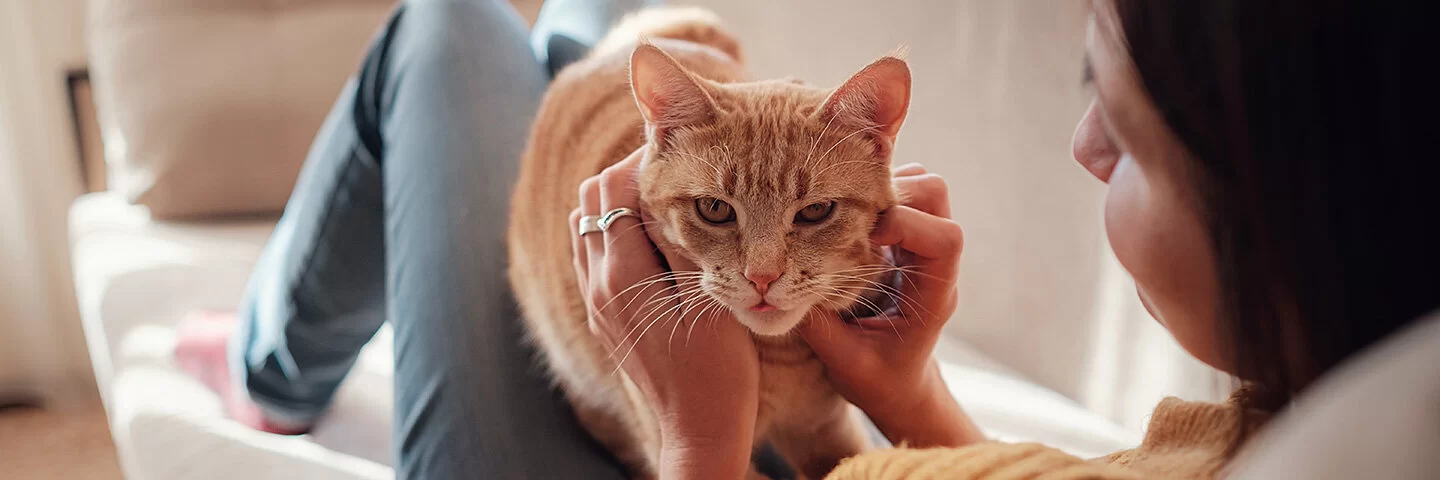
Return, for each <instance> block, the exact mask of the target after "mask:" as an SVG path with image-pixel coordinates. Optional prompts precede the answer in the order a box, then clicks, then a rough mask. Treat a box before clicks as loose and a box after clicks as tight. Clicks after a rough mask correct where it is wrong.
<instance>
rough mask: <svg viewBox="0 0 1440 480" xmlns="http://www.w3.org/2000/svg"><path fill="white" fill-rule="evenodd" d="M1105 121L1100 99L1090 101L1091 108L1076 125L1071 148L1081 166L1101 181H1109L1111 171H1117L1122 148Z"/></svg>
mask: <svg viewBox="0 0 1440 480" xmlns="http://www.w3.org/2000/svg"><path fill="white" fill-rule="evenodd" d="M1103 122H1104V120H1103V119H1101V118H1100V101H1099V100H1095V101H1092V102H1090V108H1088V109H1086V110H1085V116H1083V117H1080V124H1079V125H1076V126H1075V138H1074V139H1072V140H1071V141H1070V148H1071V150H1072V151H1073V152H1074V155H1075V161H1076V162H1080V166H1082V167H1085V169H1086V170H1089V171H1090V174H1091V175H1094V176H1095V178H1098V179H1100V181H1102V182H1106V183H1109V182H1110V173H1111V172H1114V171H1115V164H1116V163H1118V162H1119V161H1120V148H1119V147H1117V146H1115V142H1114V140H1112V139H1111V138H1110V134H1109V132H1107V131H1106V130H1105V124H1104V123H1103Z"/></svg>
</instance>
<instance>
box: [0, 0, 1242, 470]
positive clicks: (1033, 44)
mask: <svg viewBox="0 0 1440 480" xmlns="http://www.w3.org/2000/svg"><path fill="white" fill-rule="evenodd" d="M477 1H479V0H477ZM513 3H514V4H515V5H516V6H517V7H518V10H519V11H520V12H521V14H522V15H523V16H525V17H526V18H528V19H529V20H530V21H533V19H534V16H535V14H536V12H537V11H538V9H539V7H540V4H541V2H540V0H516V1H515V2H513ZM675 3H694V4H699V5H703V6H706V7H709V8H711V9H713V10H714V11H716V12H717V13H718V14H719V15H720V16H721V17H722V18H723V19H725V20H726V22H727V23H728V24H729V25H730V26H731V28H732V29H733V30H734V31H735V32H736V33H737V34H738V35H739V37H740V38H741V40H742V42H743V44H744V46H745V48H746V51H747V54H748V55H749V59H750V61H751V65H752V68H753V70H754V71H755V73H756V74H757V75H758V76H760V77H780V76H792V77H797V78H801V79H804V80H806V81H808V82H811V83H815V84H819V85H835V84H838V83H839V82H840V81H842V80H843V79H845V78H846V77H847V76H848V75H849V74H851V73H853V72H854V71H855V70H856V69H858V68H859V67H861V66H863V65H865V64H866V63H868V62H869V61H871V60H873V59H875V58H876V57H878V56H880V55H882V54H885V53H887V52H889V51H891V50H893V49H894V48H896V47H897V46H900V45H906V46H908V47H909V52H910V56H909V59H910V64H911V67H912V69H913V70H914V92H913V98H912V105H911V113H910V117H909V119H908V120H907V122H906V124H905V127H904V129H903V130H902V132H901V136H900V144H899V147H898V150H897V154H896V160H897V162H901V163H905V162H920V163H923V164H925V165H926V166H927V167H929V168H930V169H931V170H932V171H935V172H938V173H941V174H942V175H944V176H945V177H946V178H947V179H948V180H949V182H950V187H951V195H952V199H953V201H954V211H955V218H956V219H957V220H958V221H959V222H960V224H961V225H962V226H963V227H964V228H965V230H966V240H967V244H966V251H965V254H964V261H963V274H962V282H961V295H962V302H961V307H960V310H959V311H958V312H957V314H956V317H955V318H954V319H953V320H952V321H951V328H950V332H949V333H950V338H948V339H947V342H946V344H944V345H942V347H941V351H940V355H941V357H942V359H944V360H946V361H947V362H951V363H953V364H954V365H956V368H957V369H962V368H970V369H972V370H956V372H960V373H955V375H956V376H955V377H953V378H951V383H952V388H953V389H955V390H957V395H959V396H961V398H962V401H964V400H966V398H967V397H966V395H978V396H977V397H976V399H975V400H974V401H975V402H976V403H975V406H973V407H972V406H971V405H970V404H967V407H968V408H972V410H975V409H979V410H982V411H985V412H989V413H993V415H992V416H993V418H995V420H988V421H990V422H991V424H989V425H987V424H986V422H982V426H990V425H994V426H995V428H996V430H997V431H998V430H1003V429H1002V428H1000V427H1001V426H1006V425H1008V424H1006V423H1005V422H1006V421H1009V420H1010V419H1009V417H1007V415H1011V414H1013V416H1015V417H1017V418H1018V417H1024V416H1026V415H1031V414H1037V415H1039V416H1041V417H1044V418H1047V419H1048V418H1050V417H1048V416H1047V415H1049V414H1051V413H1054V415H1056V416H1055V418H1060V420H1056V421H1055V422H1051V423H1052V424H1059V425H1070V424H1068V423H1065V422H1067V421H1072V420H1073V421H1074V422H1079V423H1076V425H1097V424H1098V423H1096V422H1103V423H1105V424H1106V426H1104V427H1096V428H1098V429H1099V430H1102V431H1104V434H1102V435H1100V436H1102V437H1106V438H1109V439H1111V440H1115V439H1119V440H1118V441H1119V442H1120V443H1124V442H1125V441H1128V440H1133V439H1138V433H1139V432H1140V431H1141V430H1142V429H1143V426H1144V422H1145V421H1146V418H1145V416H1146V415H1147V414H1148V412H1149V411H1150V410H1151V409H1152V408H1153V407H1154V405H1155V403H1156V402H1157V401H1158V400H1159V399H1160V398H1161V397H1163V396H1165V395H1177V396H1182V397H1185V398H1187V399H1196V400H1200V399H1209V398H1218V397H1219V396H1222V395H1223V393H1224V392H1225V390H1226V388H1227V387H1228V383H1227V380H1225V379H1223V378H1221V377H1219V376H1216V375H1214V374H1213V373H1212V372H1211V371H1210V370H1209V369H1208V368H1207V367H1204V366H1203V365H1200V364H1198V363H1197V362H1195V361H1194V360H1192V359H1190V358H1189V357H1188V356H1186V355H1184V353H1183V352H1181V351H1180V350H1179V349H1178V347H1177V346H1176V345H1175V344H1174V342H1173V341H1172V340H1171V339H1170V338H1169V336H1168V335H1167V334H1166V333H1165V332H1164V331H1163V330H1162V329H1161V328H1160V327H1159V326H1158V325H1155V323H1154V321H1153V320H1152V319H1150V317H1149V316H1148V315H1147V314H1145V312H1144V311H1143V309H1141V308H1140V306H1139V303H1138V301H1137V300H1136V299H1135V295H1134V290H1133V286H1132V285H1131V284H1130V282H1129V279H1128V278H1127V276H1126V275H1125V274H1124V272H1123V270H1121V269H1120V268H1119V266H1118V264H1117V263H1116V262H1115V260H1114V258H1113V256H1112V255H1111V254H1110V252H1109V250H1108V247H1107V244H1106V241H1105V236H1104V231H1103V228H1102V222H1101V211H1100V207H1101V202H1102V198H1103V193H1104V191H1103V188H1102V187H1103V185H1101V184H1100V183H1099V182H1098V181H1096V180H1095V179H1094V178H1092V177H1091V176H1089V175H1088V174H1086V173H1085V172H1084V171H1083V170H1082V169H1081V168H1079V167H1078V166H1077V165H1076V164H1075V163H1074V162H1073V161H1072V160H1071V158H1070V152H1069V140H1070V133H1071V130H1072V128H1073V126H1074V122H1075V121H1076V120H1077V119H1078V118H1079V117H1080V115H1081V113H1082V112H1083V110H1084V108H1085V106H1086V105H1087V104H1088V100H1089V98H1088V94H1087V92H1086V91H1084V89H1083V88H1082V87H1081V85H1080V73H1081V71H1080V68H1081V58H1082V52H1083V41H1084V35H1085V21H1086V16H1087V15H1088V12H1087V10H1088V7H1087V5H1088V2H1085V1H1083V0H1010V1H1004V2H998V1H988V0H958V1H941V0H909V1H894V2H868V1H861V0H843V1H838V0H793V1H785V2H771V1H765V0H703V1H687V2H675ZM392 5H393V2H391V1H388V0H354V1H343V2H342V1H338V0H90V1H88V2H87V1H86V0H7V1H4V2H0V405H23V406H16V407H10V408H4V409H0V471H27V470H13V469H12V468H9V467H15V468H22V467H23V468H28V469H31V470H28V471H36V472H38V471H46V472H49V473H50V474H55V475H59V474H62V473H64V472H69V470H63V469H65V468H73V469H82V470H83V471H84V472H87V473H85V474H84V476H85V478H105V477H106V476H109V477H111V478H114V477H118V475H119V471H120V470H119V469H118V468H119V467H117V466H116V458H117V454H116V453H115V450H114V449H113V447H111V446H110V445H111V438H110V436H111V434H112V433H113V434H114V438H115V440H116V442H117V445H118V447H119V459H120V460H119V461H120V462H121V463H123V464H124V471H125V472H126V473H127V474H129V476H130V477H132V478H166V477H167V476H168V474H172V473H174V472H175V471H176V470H167V468H169V467H170V466H172V465H171V464H167V463H166V462H165V461H164V460H163V459H159V458H160V457H162V456H163V455H159V454H158V453H153V452H154V451H155V449H156V448H162V446H163V450H164V453H165V454H166V455H169V456H170V457H176V458H185V457H184V455H182V454H181V453H184V452H183V451H181V452H179V453H177V450H176V448H181V449H182V450H183V448H190V449H192V450H194V454H195V455H205V449H213V448H215V446H216V445H227V446H226V447H225V448H233V450H229V452H231V455H232V457H233V456H237V455H238V456H239V457H233V458H242V457H243V458H257V459H270V460H269V461H272V463H273V462H278V463H275V464H276V465H279V466H277V467H275V468H277V470H276V471H280V472H291V473H294V472H299V471H307V472H317V473H314V474H313V476H307V477H305V478H371V477H379V478H384V477H385V475H386V472H387V471H388V467H386V465H388V461H387V459H386V455H387V454H388V447H387V446H386V445H387V444H385V442H388V438H378V437H384V435H386V434H387V433H388V425H389V424H388V422H389V420H388V418H385V419H384V420H383V422H382V421H379V420H375V419H374V418H370V419H369V420H373V422H370V423H375V422H379V423H380V424H381V425H378V426H377V425H358V426H357V425H346V424H344V422H340V421H337V422H335V423H336V425H335V426H334V427H333V428H332V429H331V431H332V433H331V434H330V435H331V437H332V438H338V437H347V436H348V437H351V438H352V439H353V438H355V437H362V438H368V437H365V435H370V436H372V437H377V439H375V442H379V444H378V446H375V445H370V446H353V445H339V444H332V443H327V441H326V435H325V433H324V432H319V433H317V435H316V436H315V437H316V438H312V439H306V440H296V441H295V442H298V443H295V442H292V443H284V442H279V443H277V441H276V440H275V439H266V438H259V437H252V436H247V435H252V434H254V432H237V431H233V429H235V428H238V427H236V426H234V425H225V424H224V423H223V421H222V419H219V415H218V414H217V412H218V411H219V410H218V409H219V406H218V401H217V400H216V399H215V398H213V396H206V394H207V392H205V391H203V389H201V388H200V387H199V386H198V384H194V383H193V382H189V383H187V382H185V381H184V379H183V378H181V377H179V376H177V375H176V374H175V371H174V368H173V365H171V364H170V363H169V350H168V348H169V345H170V343H168V342H171V341H173V325H174V323H175V322H176V321H178V319H179V318H180V317H182V316H183V315H184V314H186V313H187V312H192V311H195V310H199V309H226V308H233V306H234V302H235V300H236V299H237V298H238V297H239V294H240V289H241V288H242V286H243V283H244V280H245V275H246V273H247V272H248V269H249V266H250V264H251V263H252V262H253V260H254V256H255V255H256V254H258V251H259V248H260V246H261V245H263V241H264V239H265V236H266V235H267V234H268V231H269V228H270V226H271V225H273V220H274V217H273V216H274V214H275V213H276V212H277V211H278V208H279V207H280V206H281V205H283V201H284V198H285V196H286V195H287V194H288V190H289V188H290V187H291V186H292V185H293V181H294V175H295V173H296V171H297V170H298V166H299V163H300V160H302V159H303V155H304V152H305V149H306V148H308V143H309V139H310V138H311V136H313V134H314V132H315V129H316V128H317V127H318V126H319V123H320V120H321V118H322V117H323V115H324V113H325V111H326V110H327V109H328V107H329V105H330V103H331V102H332V101H333V99H334V97H335V95H336V94H337V93H338V92H339V89H340V87H341V86H342V84H343V83H344V81H345V80H346V77H347V76H348V75H349V73H350V72H352V71H353V70H354V69H355V67H356V65H357V62H358V61H359V58H360V56H361V54H362V53H363V49H364V47H365V45H366V43H367V41H368V40H369V39H370V38H371V36H372V34H373V32H374V31H375V28H376V27H378V26H379V25H380V24H381V22H383V20H384V19H385V17H386V15H387V13H388V12H389V11H390V9H391V7H392ZM245 72H248V74H245ZM77 199H78V201H77ZM383 337H384V335H382V339H383ZM380 343H383V342H380ZM386 354H388V351H386V350H385V346H384V345H378V346H375V348H374V349H372V351H370V352H367V358H369V359H370V360H369V361H368V363H367V362H366V361H365V360H362V368H361V372H360V374H358V375H356V377H357V378H355V379H352V380H353V381H352V382H351V383H352V384H355V385H347V387H346V388H347V391H348V392H351V393H350V394H349V395H350V396H349V397H346V396H343V395H342V397H343V398H342V400H341V403H340V404H339V405H337V410H339V411H341V412H344V411H349V410H347V409H352V410H353V411H355V412H380V413H378V414H375V415H373V416H375V417H385V416H386V414H385V413H384V412H383V409H385V408H387V407H388V403H387V402H388V395H389V394H388V392H387V391H385V390H384V389H385V388H388V385H387V384H386V378H388V377H386V375H387V374H388V372H387V371H386V368H387V367H386V365H385V364H386V362H387V361H388V360H387V357H386V356H385V355H386ZM972 371H973V372H979V373H973V375H971V373H966V372H972ZM982 374H983V375H982ZM966 375H971V376H966ZM977 375H978V376H977ZM957 379H959V381H964V380H965V379H971V380H973V381H969V382H966V383H964V384H957V383H959V381H957ZM987 379H988V380H987ZM367 382H368V383H367ZM987 382H988V383H987ZM1036 392H1041V393H1036ZM984 395H989V396H988V397H984V398H981V397H982V396H984ZM1027 395H1029V396H1027ZM1036 395H1038V396H1036ZM351 397H353V398H354V400H353V401H352V400H346V398H351ZM1032 397H1033V398H1039V399H1042V400H1044V401H1040V400H1036V401H1035V402H1038V403H1034V402H1028V400H1024V399H1029V398H1032ZM985 402H991V403H993V404H994V405H991V404H990V403H985ZM1007 402H1009V403H1012V404H1014V405H1012V406H1011V410H1012V411H1005V410H1004V409H1002V408H1000V406H1001V405H1003V404H1005V403H1007ZM1027 402H1028V403H1027ZM1047 402H1048V403H1047ZM987 405H990V406H987ZM1017 405H1018V406H1021V409H1022V410H1024V409H1031V410H1033V409H1035V408H1038V409H1039V410H1040V411H1038V412H1037V411H1030V412H1025V411H1019V412H1016V411H1013V410H1015V409H1016V408H1017V407H1016V406H1017ZM991 407H993V408H991ZM1032 407H1033V408H1032ZM987 408H989V409H991V410H993V412H991V410H986V409H987ZM1047 409H1048V410H1047ZM1076 412H1079V413H1076ZM335 416H336V417H343V415H339V414H337V415H335ZM1031 416H1035V415H1031ZM1061 417H1064V418H1061ZM1076 418H1080V419H1081V420H1074V419H1076ZM1066 419H1070V420H1066ZM1047 421H1048V420H1047ZM362 423H363V422H362ZM1042 423H1043V422H1042ZM1017 425H1019V424H1017ZM111 427H113V429H112V428H111ZM1015 428H1016V429H1018V431H1023V432H1025V433H1017V435H1019V436H1020V437H1025V436H1026V435H1029V436H1040V437H1044V436H1045V435H1051V436H1052V437H1053V436H1055V435H1058V436H1059V437H1061V440H1064V439H1065V438H1068V437H1065V436H1066V435H1072V434H1073V435H1074V436H1076V438H1079V437H1080V436H1081V435H1080V434H1079V433H1076V432H1081V431H1084V430H1085V428H1082V427H1073V428H1072V427H1061V428H1058V429H1054V428H1052V429H1051V430H1053V431H1049V430H1045V429H1043V428H1039V427H1036V428H1039V429H1033V428H1032V429H1031V430H1033V432H1041V433H1034V435H1031V433H1033V432H1032V431H1031V430H1025V429H1026V428H1030V427H1028V426H1025V425H1020V426H1016V427H1015ZM1047 428H1048V427H1047ZM112 430H113V432H112ZM196 432H200V433H196ZM216 432H219V433H216ZM357 432H359V433H357ZM377 432H378V433H377ZM1045 432H1048V433H1045ZM1057 432H1058V433H1057ZM1042 433H1043V434H1042ZM1092 433H1093V432H1092ZM197 435H198V436H197ZM205 435H211V436H213V437H214V438H212V437H207V436H205ZM255 435H258V434H255ZM187 436H188V437H187ZM1092 436H1093V435H1092ZM176 438H192V439H194V438H203V439H205V440H195V441H191V442H188V443H187V444H185V445H181V444H180V443H178V442H176V441H175V439H176ZM215 438H220V439H219V440H217V439H215ZM236 439H238V440H236ZM1039 439H1041V440H1051V439H1052V438H1039ZM284 440H285V441H287V442H288V441H289V440H291V439H284ZM1061 440H1056V441H1061ZM227 442H230V443H227ZM235 442H238V445H240V446H233V445H231V443H235ZM342 443H343V442H342ZM337 445H339V446H337ZM1091 445H1095V446H1096V447H1095V448H1101V447H1100V446H1101V445H1104V446H1108V444H1105V443H1104V442H1100V443H1092V444H1091ZM26 448H28V449H29V450H25V449H26ZM1084 448H1085V447H1083V446H1082V447H1076V449H1077V450H1084ZM80 450H83V451H86V452H94V453H93V454H87V455H83V456H76V455H74V453H75V452H77V451H80ZM211 451H212V452H213V450H211ZM25 452H40V453H36V454H34V455H31V454H26V453H25ZM46 452H48V453H50V454H62V455H63V456H59V457H57V456H53V455H52V456H46ZM236 452H238V453H236ZM1096 453H1099V452H1096ZM247 456H248V457H247ZM57 458H64V459H67V460H65V461H64V462H60V461H57V460H56V459H57ZM274 458H279V460H275V459H274ZM174 461H178V460H172V463H173V462H174ZM306 462H309V463H306ZM311 463H314V464H316V465H319V466H316V465H311ZM92 468H93V469H94V470H84V469H92ZM217 468H218V467H217ZM306 468H311V469H313V470H304V469H306ZM41 469H51V470H41ZM77 471H80V470H77ZM190 471H191V472H192V473H193V472H194V471H195V470H190ZM100 472H106V473H100ZM72 473H73V472H72ZM250 473H252V474H255V475H256V476H264V475H263V474H259V473H257V472H250ZM46 476H50V475H46ZM66 476H69V475H66ZM191 476H194V475H191ZM286 476H290V475H286ZM210 478H218V477H210Z"/></svg>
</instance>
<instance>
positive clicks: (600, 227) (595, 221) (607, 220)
mask: <svg viewBox="0 0 1440 480" xmlns="http://www.w3.org/2000/svg"><path fill="white" fill-rule="evenodd" d="M624 217H635V218H640V212H637V211H635V210H634V209H630V208H625V207H620V208H617V209H614V210H611V211H608V212H605V214H604V215H601V216H599V217H596V216H594V215H585V216H583V217H580V225H579V227H580V228H579V230H580V236H582V237H583V236H585V235H588V234H591V233H595V232H603V231H606V230H609V229H610V226H611V225H614V224H615V221H616V220H620V219H621V218H624Z"/></svg>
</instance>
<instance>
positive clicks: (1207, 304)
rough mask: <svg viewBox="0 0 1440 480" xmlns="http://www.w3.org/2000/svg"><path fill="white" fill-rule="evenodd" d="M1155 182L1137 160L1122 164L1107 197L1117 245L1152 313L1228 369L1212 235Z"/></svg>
mask: <svg viewBox="0 0 1440 480" xmlns="http://www.w3.org/2000/svg"><path fill="white" fill-rule="evenodd" d="M1153 177H1155V175H1150V174H1149V172H1146V171H1145V170H1144V169H1142V168H1141V167H1140V166H1139V165H1137V164H1136V163H1135V161H1134V160H1133V159H1132V158H1131V157H1130V156H1129V155H1126V156H1124V157H1123V158H1121V160H1120V161H1119V163H1118V164H1117V165H1116V167H1115V171H1114V173H1113V174H1112V176H1111V177H1110V190H1109V193H1108V194H1107V196H1106V199H1105V231H1106V234H1107V235H1108V236H1109V239H1110V246H1111V248H1112V249H1113V250H1114V252H1115V257H1116V258H1117V259H1118V260H1119V261H1120V265H1121V266H1123V267H1124V268H1125V270H1126V271H1127V272H1129V273H1130V276H1131V277H1132V278H1134V280H1135V286H1136V288H1137V289H1138V290H1139V292H1138V294H1139V295H1140V297H1141V300H1142V301H1143V303H1144V304H1145V308H1146V310H1148V311H1149V312H1150V315H1151V316H1153V317H1155V319H1156V320H1157V321H1159V322H1160V323H1161V325H1163V326H1164V327H1165V328H1166V329H1167V330H1169V331H1170V334H1171V335H1172V336H1174V337H1175V340H1176V341H1178V342H1179V343H1180V345H1181V346H1182V347H1184V348H1185V349H1186V350H1187V351H1189V352H1190V354H1191V355H1194V356H1195V357H1196V358H1199V359H1200V360H1201V361H1203V362H1206V363H1208V364H1210V365H1211V366H1215V367H1217V368H1222V369H1223V368H1224V366H1223V365H1222V364H1221V363H1220V360H1221V359H1222V358H1221V357H1222V355H1220V354H1219V349H1218V348H1217V347H1216V345H1217V344H1216V337H1217V332H1216V328H1215V327H1216V325H1217V322H1216V317H1215V311H1216V309H1215V306H1216V304H1217V293H1216V292H1217V289H1216V286H1215V285H1216V281H1215V269H1214V256H1213V254H1212V253H1211V247H1210V241H1209V235H1208V234H1207V233H1206V232H1205V228H1204V225H1203V223H1202V222H1200V217H1199V216H1198V215H1196V214H1195V212H1194V211H1193V210H1191V209H1189V208H1188V207H1186V205H1187V203H1186V202H1185V201H1184V198H1185V197H1184V196H1183V195H1181V194H1180V193H1179V192H1178V190H1177V189H1175V188H1171V187H1172V185H1170V184H1169V183H1168V182H1167V181H1165V179H1164V178H1163V176H1162V178H1160V179H1156V178H1153Z"/></svg>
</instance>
